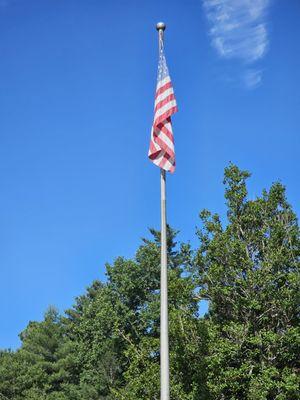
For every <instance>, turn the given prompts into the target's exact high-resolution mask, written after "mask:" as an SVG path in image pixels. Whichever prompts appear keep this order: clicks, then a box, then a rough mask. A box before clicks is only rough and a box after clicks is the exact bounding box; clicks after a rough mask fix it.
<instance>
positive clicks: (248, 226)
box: [196, 165, 300, 400]
mask: <svg viewBox="0 0 300 400" xmlns="http://www.w3.org/2000/svg"><path fill="white" fill-rule="evenodd" d="M248 177H249V173H248V172H245V171H240V170H239V169H238V168H237V167H236V166H235V165H230V166H229V167H228V168H226V169H225V179H224V183H225V185H226V192H225V198H226V200H227V206H228V213H227V216H228V224H227V226H226V227H225V228H223V227H222V224H221V222H220V218H219V216H218V215H212V214H211V213H210V212H208V211H203V212H202V213H201V218H202V221H203V229H202V230H199V232H198V235H199V238H200V243H201V245H200V248H199V251H198V254H197V260H196V262H197V265H198V268H199V278H200V283H201V285H202V296H203V297H204V298H206V299H208V300H209V303H210V310H209V319H208V323H207V326H208V331H209V338H210V339H209V344H210V346H209V354H208V357H207V363H208V369H209V377H208V386H209V390H210V393H211V398H212V399H231V400H234V399H247V400H254V399H255V400H275V399H276V400H296V399H299V391H298V389H299V358H298V356H299V354H300V348H299V344H300V332H299V308H298V307H299V228H298V225H297V220H296V216H295V214H294V213H293V211H292V209H291V207H290V205H289V204H288V203H287V201H286V198H285V189H284V187H283V186H282V185H281V184H280V183H274V184H273V185H272V186H271V188H270V190H269V191H266V190H264V191H263V194H262V196H261V197H258V198H257V199H255V200H248V199H247V188H246V179H247V178H248Z"/></svg>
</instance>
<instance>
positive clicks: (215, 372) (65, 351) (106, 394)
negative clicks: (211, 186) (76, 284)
mask: <svg viewBox="0 0 300 400" xmlns="http://www.w3.org/2000/svg"><path fill="white" fill-rule="evenodd" d="M249 176H250V174H249V173H248V172H245V171H241V170H239V169H238V168H237V167H236V166H235V165H229V167H228V168H226V169H225V176H224V184H225V199H226V202H227V207H228V212H227V217H228V221H227V223H226V224H225V226H223V224H222V223H221V218H220V217H219V216H218V215H216V214H212V213H210V212H209V211H207V210H204V211H202V212H201V214H200V217H201V220H202V227H201V229H199V230H198V231H197V235H198V237H199V247H198V248H197V249H196V250H193V249H191V247H190V245H189V244H185V243H180V244H178V243H176V235H177V232H176V231H174V230H172V229H171V228H170V227H168V235H167V238H168V242H167V243H168V269H169V333H170V368H171V374H170V378H171V400H227V399H228V400H237V399H239V400H243V399H244V400H254V399H255V400H296V399H300V397H299V390H298V389H299V383H300V382H299V370H300V366H299V360H298V358H299V357H298V355H299V354H300V332H299V249H300V247H299V228H298V225H297V220H296V216H295V214H294V213H293V211H292V209H291V207H290V205H289V204H288V203H287V201H286V198H285V190H284V187H283V186H282V185H281V184H279V183H275V184H273V185H272V186H271V188H270V190H269V191H266V190H265V191H263V193H262V196H260V197H258V198H256V199H254V200H248V199H247V186H246V180H247V178H249ZM150 233H151V235H152V238H151V239H143V241H142V244H141V246H140V247H139V248H138V250H137V252H136V255H135V257H133V258H132V259H125V258H122V257H118V258H116V260H115V261H114V263H113V264H112V265H109V264H108V265H106V271H107V280H106V282H105V283H102V282H99V281H94V282H93V283H92V285H91V286H90V287H88V288H87V290H86V293H85V294H83V295H81V296H79V297H78V298H76V301H75V304H74V305H73V307H72V308H70V309H69V310H67V311H66V312H65V315H64V316H60V315H59V314H58V312H57V311H56V310H55V309H53V308H49V310H48V311H47V312H46V313H45V317H44V319H43V321H41V322H30V323H29V324H28V326H27V328H26V329H25V330H24V331H23V332H22V333H21V334H20V337H21V340H22V346H21V348H20V349H18V350H17V351H15V352H11V351H5V350H4V351H0V400H1V399H6V400H7V399H9V400H10V399H13V400H21V399H22V400H23V399H24V400H36V399H39V400H99V399H100V400H125V399H126V400H128V399H130V400H143V399H144V400H148V399H151V400H155V399H157V400H158V399H159V381H160V379H159V325H160V324H159V312H160V298H159V282H160V233H159V232H158V231H156V230H154V229H151V230H150ZM202 300H206V301H208V302H209V312H208V314H207V315H206V316H204V317H203V316H199V304H200V302H201V301H202Z"/></svg>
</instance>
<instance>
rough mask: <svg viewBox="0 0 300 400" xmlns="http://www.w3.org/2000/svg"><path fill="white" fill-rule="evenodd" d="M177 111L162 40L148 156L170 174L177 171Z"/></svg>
mask: <svg viewBox="0 0 300 400" xmlns="http://www.w3.org/2000/svg"><path fill="white" fill-rule="evenodd" d="M176 111H177V104H176V99H175V96H174V91H173V87H172V82H171V78H170V75H169V71H168V67H167V63H166V58H165V54H164V48H163V41H162V38H161V40H160V51H159V62H158V76H157V86H156V95H155V104H154V121H153V125H152V130H151V140H150V147H149V153H148V156H149V158H150V160H151V161H152V162H153V163H154V164H155V165H157V166H158V167H160V168H162V169H164V170H165V171H170V172H174V171H175V150H174V138H173V131H172V123H171V115H173V114H175V113H176Z"/></svg>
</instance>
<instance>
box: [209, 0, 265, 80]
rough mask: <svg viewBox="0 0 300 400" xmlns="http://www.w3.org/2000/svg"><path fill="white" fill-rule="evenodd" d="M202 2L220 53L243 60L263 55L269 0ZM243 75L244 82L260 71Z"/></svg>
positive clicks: (255, 59)
mask: <svg viewBox="0 0 300 400" xmlns="http://www.w3.org/2000/svg"><path fill="white" fill-rule="evenodd" d="M203 4H204V9H205V12H206V16H207V18H208V20H209V23H210V31H209V33H210V36H211V43H212V45H213V46H214V48H215V49H216V50H217V52H218V54H219V55H220V56H221V57H223V58H225V59H232V60H234V59H235V60H239V61H241V62H242V63H243V64H254V63H255V62H256V61H258V60H260V59H261V58H263V56H264V55H265V53H266V51H267V48H268V32H267V25H266V11H267V9H268V6H269V4H270V0H203ZM250 72H251V73H250ZM254 72H255V73H254ZM246 76H247V77H248V78H249V79H248V80H247V82H251V81H253V82H255V81H256V80H257V81H259V82H260V81H261V77H262V73H261V71H255V70H254V69H252V70H250V71H249V70H248V71H247V73H246ZM254 76H255V77H256V79H254ZM250 86H251V85H247V87H250ZM253 86H257V84H255V85H253Z"/></svg>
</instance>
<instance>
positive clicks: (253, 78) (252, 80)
mask: <svg viewBox="0 0 300 400" xmlns="http://www.w3.org/2000/svg"><path fill="white" fill-rule="evenodd" d="M243 80H244V83H245V85H246V87H247V88H248V89H254V88H256V87H257V86H259V85H260V84H261V81H262V71H261V70H256V69H249V70H247V71H246V72H245V75H244V79H243Z"/></svg>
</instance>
